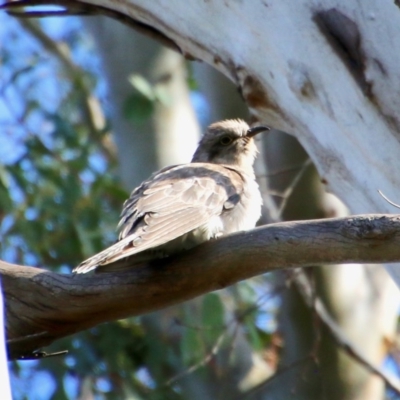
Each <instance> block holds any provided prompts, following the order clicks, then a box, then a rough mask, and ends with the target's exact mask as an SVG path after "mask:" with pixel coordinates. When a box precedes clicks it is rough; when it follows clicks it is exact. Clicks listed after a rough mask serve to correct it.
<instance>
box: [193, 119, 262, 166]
mask: <svg viewBox="0 0 400 400" xmlns="http://www.w3.org/2000/svg"><path fill="white" fill-rule="evenodd" d="M268 130H269V128H268V127H266V126H256V127H253V128H250V127H249V126H248V125H247V124H246V122H244V121H242V120H239V119H231V120H225V121H220V122H216V123H214V124H212V125H210V126H209V127H208V128H207V131H206V132H205V134H204V136H203V137H202V139H201V140H200V143H199V146H198V147H197V150H196V152H195V153H194V155H193V158H192V162H206V163H213V164H225V165H232V166H235V167H237V168H240V169H242V170H244V171H247V172H252V171H253V162H254V158H255V156H256V154H257V148H256V145H255V143H254V139H253V138H254V136H255V135H256V134H257V133H260V132H264V131H268Z"/></svg>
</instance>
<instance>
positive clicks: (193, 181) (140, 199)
mask: <svg viewBox="0 0 400 400" xmlns="http://www.w3.org/2000/svg"><path fill="white" fill-rule="evenodd" d="M269 129H270V128H269V127H267V126H264V125H259V126H255V127H249V125H248V124H247V123H246V122H245V121H243V120H240V119H231V120H223V121H219V122H215V123H213V124H211V125H210V126H209V127H208V128H207V130H206V131H205V133H204V135H203V137H202V138H201V140H200V142H199V145H198V147H197V149H196V151H195V153H194V155H193V158H192V160H191V162H190V163H187V164H180V165H172V166H169V167H166V168H163V169H161V170H160V171H158V172H155V173H154V174H153V175H151V176H150V178H149V179H148V180H146V181H144V182H143V183H142V184H141V185H140V186H138V187H137V188H136V189H134V190H133V191H132V193H131V195H130V197H129V198H128V199H127V200H126V201H125V203H124V205H123V210H122V213H121V217H120V221H119V224H118V227H117V229H118V230H119V237H118V241H117V242H116V243H114V244H113V245H111V246H110V247H108V248H106V249H105V250H103V251H101V252H100V253H98V254H96V255H94V256H92V257H90V258H89V259H87V260H85V261H83V262H82V263H81V264H79V265H78V266H77V267H76V268H75V269H74V270H73V272H74V273H76V274H82V273H87V272H89V271H92V270H95V272H119V271H124V270H126V269H131V268H134V267H137V266H141V265H143V264H146V263H148V262H149V261H151V260H154V259H158V258H163V257H168V256H171V255H173V254H176V253H179V252H181V251H184V250H188V249H190V248H192V247H194V246H196V245H198V244H200V243H202V242H205V241H207V240H210V239H216V238H219V237H220V236H222V235H226V234H229V233H233V232H237V231H242V230H248V229H252V228H254V227H255V225H256V223H257V221H258V219H259V218H260V216H261V206H262V199H261V194H260V190H259V187H258V184H257V182H256V179H255V173H254V169H253V163H254V160H255V157H256V155H257V152H258V151H257V147H256V145H255V143H254V137H255V135H257V134H258V133H260V132H263V131H268V130H269Z"/></svg>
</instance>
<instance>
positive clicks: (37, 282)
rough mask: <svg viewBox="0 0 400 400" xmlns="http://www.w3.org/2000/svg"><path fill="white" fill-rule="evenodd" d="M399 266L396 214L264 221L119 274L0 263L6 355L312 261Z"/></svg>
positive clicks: (399, 225)
mask: <svg viewBox="0 0 400 400" xmlns="http://www.w3.org/2000/svg"><path fill="white" fill-rule="evenodd" d="M397 261H400V216H393V215H361V216H357V217H349V218H337V219H325V220H315V221H304V222H285V223H278V224H271V225H268V226H264V227H260V228H258V229H255V230H252V231H248V232H241V233H237V234H234V235H231V236H227V237H225V238H222V239H220V240H216V241H212V242H208V243H204V244H203V245H201V246H198V247H197V248H195V249H193V250H191V251H188V252H186V253H183V254H181V255H179V256H176V257H174V258H170V259H164V260H160V261H158V262H154V263H153V264H152V265H148V266H146V267H143V268H137V269H132V270H131V271H128V272H124V273H113V274H98V275H61V274H56V273H53V272H49V271H45V270H43V269H39V268H33V267H24V266H17V265H11V264H7V263H4V262H1V263H0V274H1V277H2V284H3V290H4V294H5V298H6V318H7V333H8V340H9V350H10V355H11V356H12V357H16V356H21V355H24V354H29V353H30V352H32V351H33V350H35V349H37V348H39V347H42V346H46V345H49V344H50V343H51V342H53V341H54V340H56V339H58V338H61V337H64V336H67V335H70V334H73V333H76V332H78V331H81V330H84V329H87V328H89V327H92V326H95V325H97V324H99V323H101V322H105V321H111V320H115V319H119V318H124V317H128V316H132V315H140V314H144V313H147V312H150V311H154V310H157V309H161V308H164V307H167V306H170V305H172V304H176V303H179V302H182V301H185V300H188V299H191V298H194V297H196V296H199V295H201V294H204V293H207V292H210V291H213V290H217V289H221V288H224V287H227V286H229V285H232V284H234V283H236V282H238V281H241V280H243V279H247V278H251V277H253V276H255V275H259V274H262V273H265V272H269V271H273V270H276V269H281V268H293V267H304V266H310V265H315V264H332V263H335V264H338V263H366V262H368V263H388V262H397Z"/></svg>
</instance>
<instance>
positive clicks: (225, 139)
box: [219, 136, 233, 146]
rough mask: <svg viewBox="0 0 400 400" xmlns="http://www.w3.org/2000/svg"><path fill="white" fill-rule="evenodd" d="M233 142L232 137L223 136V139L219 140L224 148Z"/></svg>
mask: <svg viewBox="0 0 400 400" xmlns="http://www.w3.org/2000/svg"><path fill="white" fill-rule="evenodd" d="M232 142H233V139H232V138H231V137H230V136H222V138H221V139H219V143H220V144H222V145H223V146H228V145H229V144H231V143H232Z"/></svg>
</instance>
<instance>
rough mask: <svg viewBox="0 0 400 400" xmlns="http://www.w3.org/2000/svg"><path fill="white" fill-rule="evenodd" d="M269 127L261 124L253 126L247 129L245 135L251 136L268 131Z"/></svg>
mask: <svg viewBox="0 0 400 400" xmlns="http://www.w3.org/2000/svg"><path fill="white" fill-rule="evenodd" d="M270 129H271V128H269V127H268V126H263V125H259V126H254V127H252V128H249V129H248V130H247V133H246V137H253V136H256V135H257V134H258V133H261V132H265V131H269V130H270Z"/></svg>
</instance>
